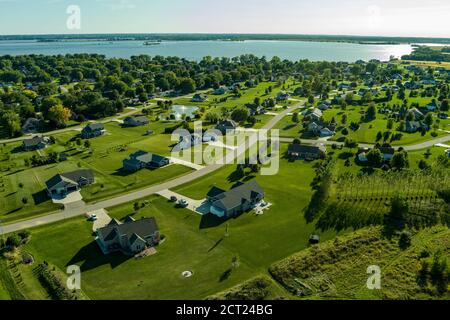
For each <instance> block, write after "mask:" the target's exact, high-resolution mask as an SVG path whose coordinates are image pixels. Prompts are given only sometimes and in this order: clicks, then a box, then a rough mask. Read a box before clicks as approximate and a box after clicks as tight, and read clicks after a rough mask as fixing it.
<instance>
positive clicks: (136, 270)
mask: <svg viewBox="0 0 450 320" xmlns="http://www.w3.org/2000/svg"><path fill="white" fill-rule="evenodd" d="M151 199H152V204H151V205H150V207H148V208H146V209H142V210H141V211H140V212H139V213H138V214H136V215H135V218H140V217H141V216H154V217H156V219H157V222H158V225H159V227H160V229H161V232H162V233H163V234H164V235H165V236H166V237H167V238H166V241H165V242H164V243H162V244H161V245H160V246H159V247H158V248H157V250H158V253H157V254H156V255H154V256H150V257H147V258H145V259H142V260H137V259H134V258H129V257H125V256H123V255H122V254H114V255H110V256H104V255H103V254H102V253H101V252H100V249H99V248H98V246H97V244H96V243H95V242H94V237H93V236H92V229H91V228H92V227H91V223H89V222H86V221H84V219H81V218H79V219H74V220H70V221H66V222H63V223H59V224H56V225H52V226H46V227H43V228H39V229H36V230H33V231H32V236H33V239H32V240H31V242H30V243H29V244H28V245H27V249H28V250H29V251H31V252H32V253H33V254H34V255H35V256H36V257H38V259H45V260H46V261H49V262H51V263H54V264H55V265H56V266H58V267H59V268H60V269H61V270H65V268H66V265H68V264H77V265H79V266H81V270H82V282H81V283H82V289H83V291H84V292H85V293H86V294H87V295H88V296H89V297H90V298H92V299H201V298H205V297H206V296H208V295H210V294H213V293H215V292H217V291H221V290H224V289H226V288H228V287H230V286H233V285H236V284H238V283H240V282H242V281H243V280H245V279H247V278H250V277H252V275H253V272H252V271H251V270H250V268H249V267H248V266H247V265H246V264H245V263H241V265H240V267H239V268H238V269H236V270H233V272H232V273H231V275H230V277H229V278H227V279H223V278H222V277H223V273H224V272H225V271H226V270H227V269H228V268H229V267H230V266H231V261H232V257H233V255H234V254H235V252H234V251H230V250H228V249H227V248H226V247H224V246H222V245H221V244H217V245H216V242H215V241H214V240H210V239H208V238H207V237H205V236H204V235H203V234H202V233H200V232H199V231H198V227H199V224H200V216H199V215H197V214H194V213H192V212H189V211H187V210H178V209H175V208H174V207H173V204H170V203H168V202H167V200H165V199H162V198H151ZM130 213H132V204H128V205H124V206H121V207H118V208H115V209H113V210H112V211H111V215H112V216H114V217H116V218H119V219H120V218H124V217H125V216H126V215H128V214H130ZM55 239H58V241H57V243H55ZM186 270H189V271H193V272H194V276H193V277H192V278H190V279H184V278H183V277H182V276H181V273H182V272H183V271H186ZM221 278H222V279H221Z"/></svg>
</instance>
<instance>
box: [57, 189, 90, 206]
mask: <svg viewBox="0 0 450 320" xmlns="http://www.w3.org/2000/svg"><path fill="white" fill-rule="evenodd" d="M82 200H83V196H82V195H81V193H80V191H77V192H71V193H69V194H68V195H67V196H66V197H65V198H58V197H53V198H52V201H53V203H56V204H62V205H64V206H66V205H68V204H71V203H74V202H79V201H82Z"/></svg>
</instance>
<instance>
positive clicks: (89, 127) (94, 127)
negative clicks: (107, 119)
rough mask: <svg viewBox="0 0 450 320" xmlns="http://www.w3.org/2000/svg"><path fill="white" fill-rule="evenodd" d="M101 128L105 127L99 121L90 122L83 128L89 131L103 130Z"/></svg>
mask: <svg viewBox="0 0 450 320" xmlns="http://www.w3.org/2000/svg"><path fill="white" fill-rule="evenodd" d="M103 129H105V126H104V125H103V123H101V122H96V123H90V124H88V125H87V126H86V127H84V128H83V130H90V131H97V130H103Z"/></svg>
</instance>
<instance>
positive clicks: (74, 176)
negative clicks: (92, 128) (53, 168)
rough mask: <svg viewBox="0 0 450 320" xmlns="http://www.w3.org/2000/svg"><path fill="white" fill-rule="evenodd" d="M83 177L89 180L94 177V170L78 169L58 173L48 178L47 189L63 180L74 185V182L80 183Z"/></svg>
mask: <svg viewBox="0 0 450 320" xmlns="http://www.w3.org/2000/svg"><path fill="white" fill-rule="evenodd" d="M81 179H88V180H92V179H94V172H93V171H92V170H77V171H72V172H66V173H61V174H57V175H55V176H54V177H52V178H51V179H49V180H47V182H46V183H45V185H46V186H47V189H51V188H53V187H54V186H56V185H57V184H59V183H61V182H64V183H65V184H66V185H73V184H75V185H78V182H79V181H80V180H81Z"/></svg>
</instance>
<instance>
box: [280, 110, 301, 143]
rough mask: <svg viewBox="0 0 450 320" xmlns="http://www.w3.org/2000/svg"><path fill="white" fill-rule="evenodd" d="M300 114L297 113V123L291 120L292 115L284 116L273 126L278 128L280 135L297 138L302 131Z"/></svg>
mask: <svg viewBox="0 0 450 320" xmlns="http://www.w3.org/2000/svg"><path fill="white" fill-rule="evenodd" d="M302 118H303V117H302V116H301V115H299V123H294V122H292V116H286V117H284V118H283V119H282V120H281V121H280V122H278V124H277V125H276V126H275V129H278V130H280V137H285V138H298V137H300V135H301V134H302V132H303V131H304V129H303V126H302V123H301V122H302Z"/></svg>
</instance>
